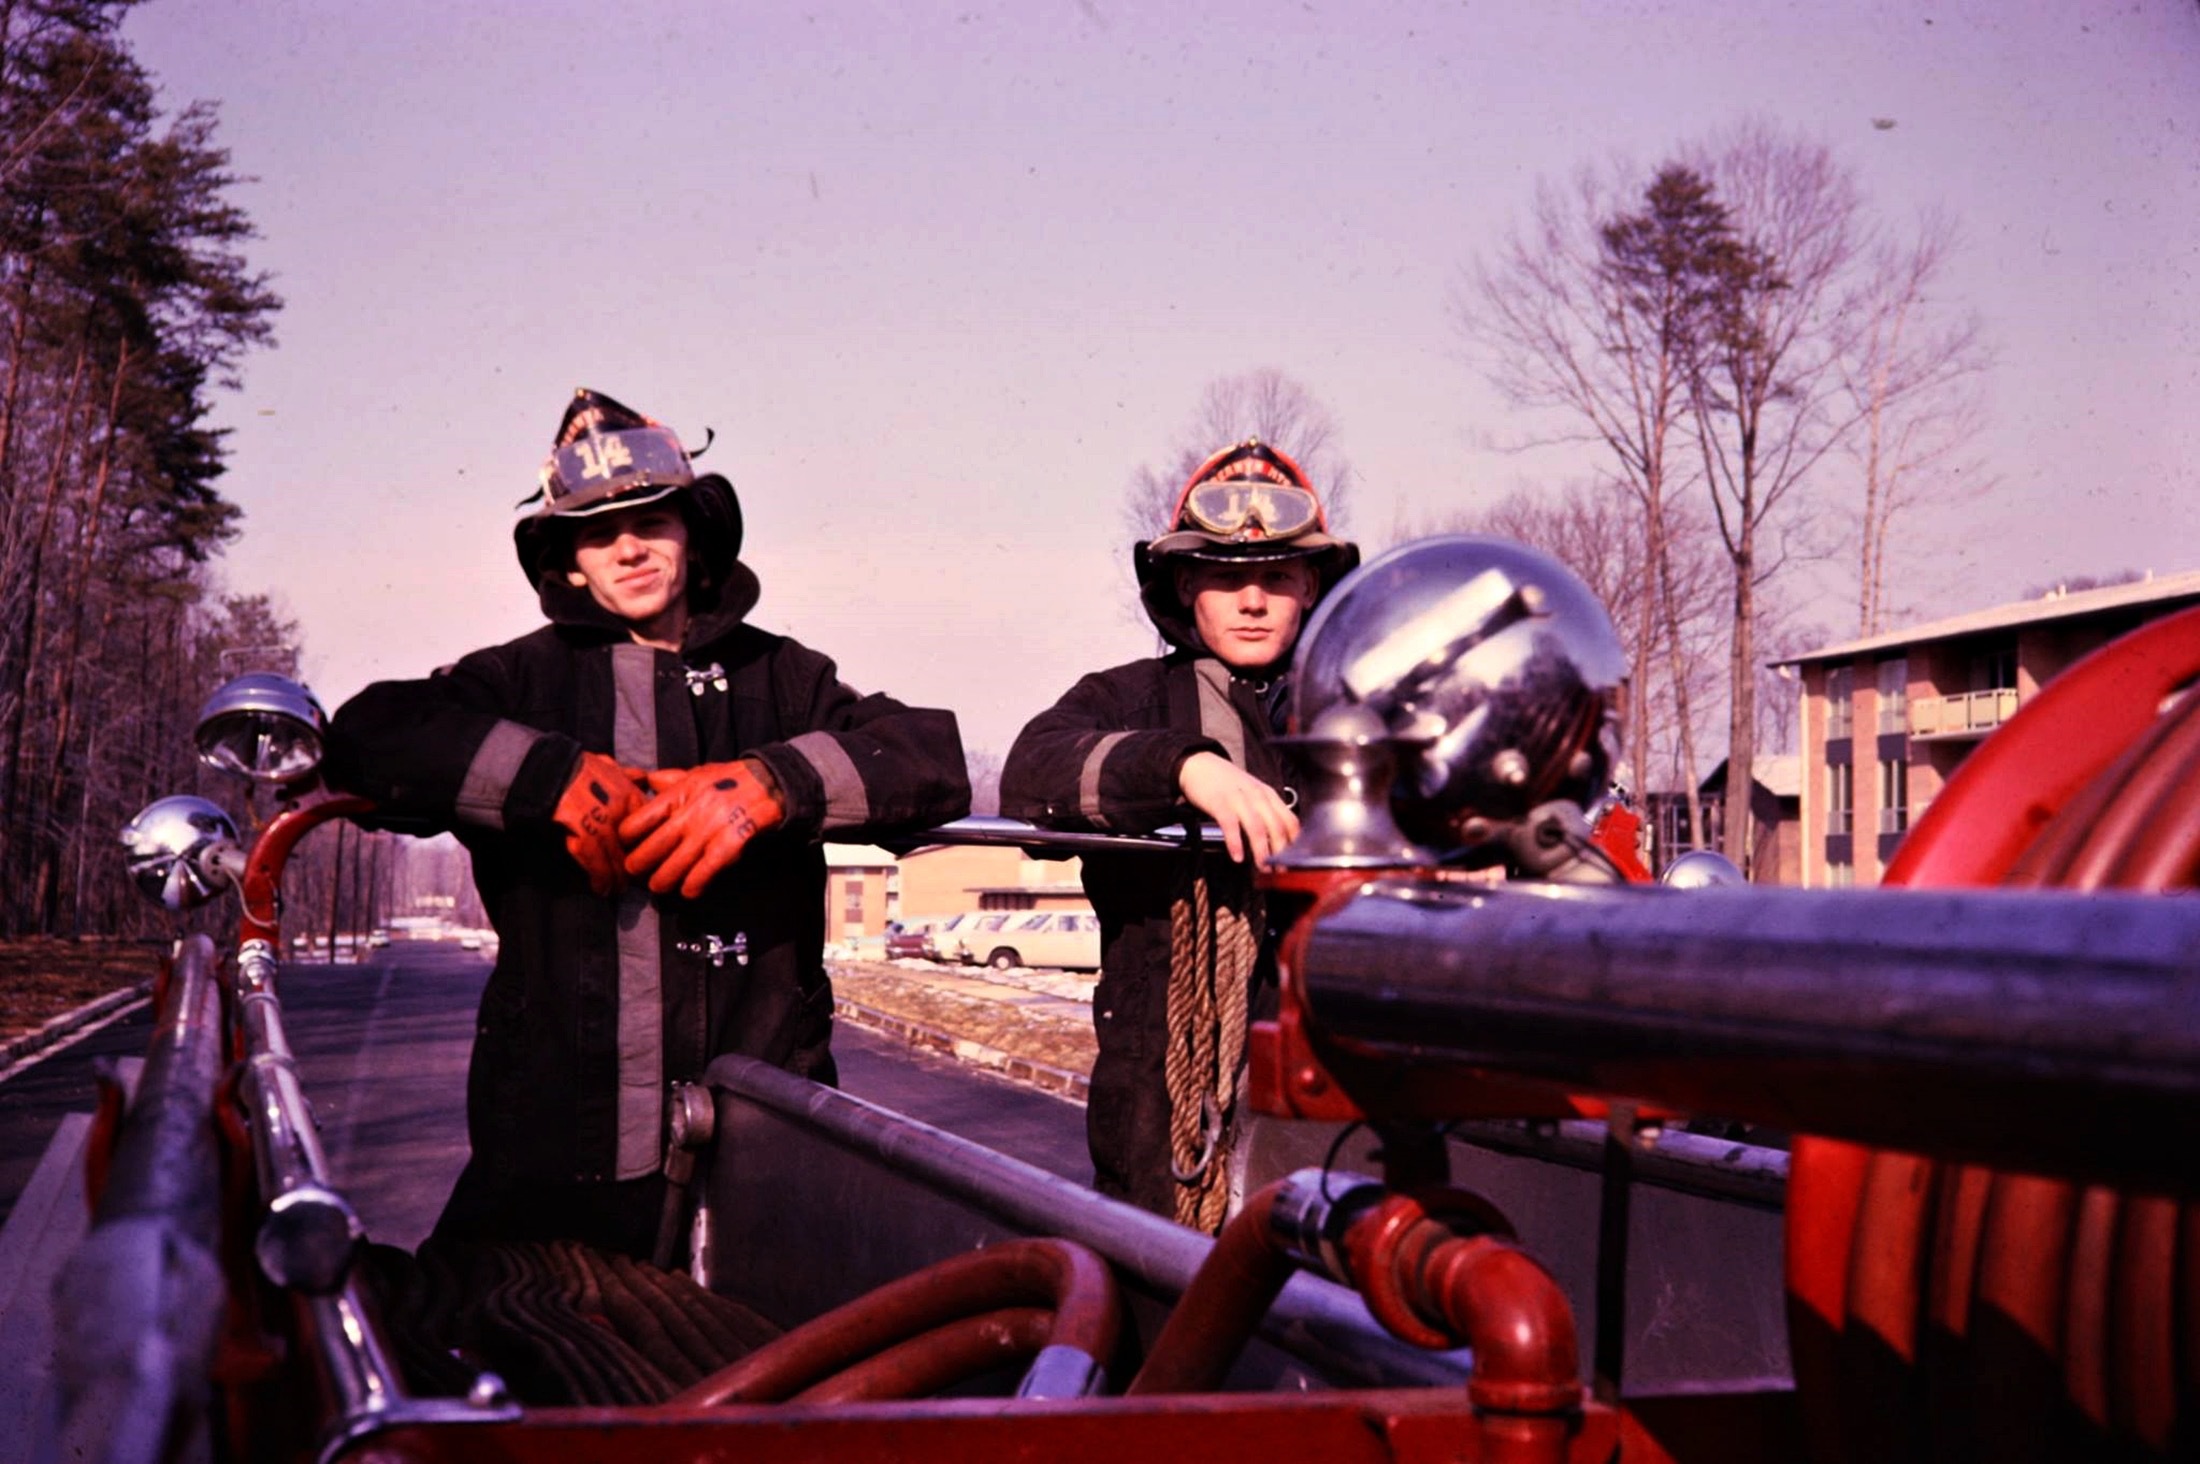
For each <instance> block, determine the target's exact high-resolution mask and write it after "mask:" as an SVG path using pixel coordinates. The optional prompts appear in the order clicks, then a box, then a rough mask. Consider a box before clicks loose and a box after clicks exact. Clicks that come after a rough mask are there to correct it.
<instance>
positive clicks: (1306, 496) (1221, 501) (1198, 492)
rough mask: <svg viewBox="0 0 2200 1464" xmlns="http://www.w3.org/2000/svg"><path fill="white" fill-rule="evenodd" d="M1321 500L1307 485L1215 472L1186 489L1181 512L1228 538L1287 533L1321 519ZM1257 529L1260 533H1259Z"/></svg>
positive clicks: (1275, 536) (1182, 516) (1181, 517)
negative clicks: (1226, 476)
mask: <svg viewBox="0 0 2200 1464" xmlns="http://www.w3.org/2000/svg"><path fill="white" fill-rule="evenodd" d="M1321 511H1322V510H1321V503H1320V502H1319V501H1318V500H1317V499H1316V498H1315V497H1314V495H1313V494H1312V493H1311V492H1309V491H1308V490H1307V489H1304V488H1299V487H1295V486H1293V485H1291V484H1289V483H1274V482H1270V481H1268V480H1266V479H1262V478H1212V479H1209V480H1208V481H1207V482H1204V483H1199V484H1195V485H1193V487H1192V489H1191V490H1190V491H1189V492H1187V493H1186V494H1185V495H1184V507H1183V510H1182V512H1181V513H1180V515H1179V516H1178V523H1179V526H1180V527H1181V526H1182V525H1183V520H1185V519H1189V520H1191V522H1192V523H1194V524H1197V525H1198V526H1199V527H1200V528H1202V529H1205V530H1206V531H1207V532H1208V533H1210V534H1221V535H1223V536H1225V537H1227V538H1265V539H1288V538H1290V537H1291V536H1292V535H1294V534H1300V533H1304V532H1305V531H1306V530H1307V529H1310V528H1312V527H1314V526H1315V525H1316V524H1317V523H1319V522H1320V521H1321ZM1256 530H1257V533H1256Z"/></svg>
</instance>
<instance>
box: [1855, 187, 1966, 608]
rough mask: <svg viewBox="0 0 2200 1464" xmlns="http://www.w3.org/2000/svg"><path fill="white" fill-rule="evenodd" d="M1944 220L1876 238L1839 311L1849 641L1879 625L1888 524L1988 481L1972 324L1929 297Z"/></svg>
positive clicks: (1950, 233) (1941, 254) (1950, 232)
mask: <svg viewBox="0 0 2200 1464" xmlns="http://www.w3.org/2000/svg"><path fill="white" fill-rule="evenodd" d="M1955 245H1956V229H1955V225H1954V224H1953V223H1952V222H1951V221H1950V220H1949V219H1948V218H1947V216H1946V215H1943V214H1936V213H1929V214H1927V215H1925V216H1924V217H1923V218H1922V219H1920V220H1919V223H1918V228H1917V233H1916V235H1915V237H1914V238H1911V239H1907V240H1901V239H1896V238H1893V237H1886V238H1882V239H1881V240H1879V241H1878V243H1877V244H1875V245H1874V247H1873V248H1872V250H1871V255H1870V260H1869V263H1868V265H1867V268H1866V270H1865V274H1864V279H1863V281H1862V283H1861V284H1860V286H1859V288H1858V290H1857V292H1856V295H1855V297H1854V299H1853V300H1852V302H1851V304H1850V307H1849V308H1850V311H1851V313H1852V315H1853V316H1854V321H1855V323H1854V327H1853V329H1854V336H1853V344H1852V347H1851V349H1850V352H1849V354H1848V358H1847V359H1846V360H1845V361H1844V362H1843V366H1842V375H1843V389H1844V390H1845V391H1846V393H1847V395H1848V398H1849V403H1850V409H1851V411H1852V413H1853V415H1854V416H1855V418H1856V431H1855V432H1854V434H1853V435H1852V437H1851V439H1850V443H1849V453H1850V455H1851V456H1852V457H1853V458H1854V459H1855V462H1856V467H1857V474H1858V477H1859V478H1860V480H1861V486H1862V490H1863V502H1862V505H1861V508H1860V511H1859V513H1858V518H1857V526H1856V528H1857V549H1858V561H1857V574H1856V582H1857V612H1856V629H1857V633H1858V634H1859V635H1876V634H1877V633H1878V632H1879V631H1881V630H1883V629H1885V628H1886V624H1887V618H1888V615H1889V613H1890V609H1892V608H1894V607H1890V606H1889V604H1888V601H1887V583H1888V556H1889V553H1890V550H1891V547H1892V546H1893V545H1894V544H1896V543H1899V542H1900V541H1899V540H1896V539H1895V538H1894V537H1893V536H1892V534H1891V533H1890V530H1891V528H1892V527H1893V524H1894V522H1895V519H1896V518H1897V517H1907V516H1908V515H1909V514H1910V513H1911V512H1912V510H1914V509H1916V508H1917V507H1919V506H1920V505H1921V504H1924V503H1927V502H1930V503H1932V504H1933V505H1934V506H1936V507H1942V508H1945V507H1947V506H1949V505H1950V504H1953V503H1958V502H1962V501H1965V500H1968V499H1972V498H1975V497H1977V496H1978V495H1980V494H1982V493H1984V492H1986V491H1987V489H1988V488H1989V487H1990V486H1991V482H1990V480H1989V479H1988V477H1987V476H1986V473H1985V470H1984V468H1983V466H1982V465H1981V463H1980V462H1979V460H1978V459H1977V457H1976V456H1975V455H1974V453H1973V451H1972V448H1973V446H1974V444H1975V443H1976V442H1977V440H1978V436H1979V434H1980V432H1981V431H1982V430H1983V429H1984V426H1985V417H1986V411H1985V395H1984V389H1983V388H1984V381H1983V377H1984V375H1985V372H1986V370H1987V368H1988V367H1989V365H1990V364H1991V361H1992V358H1991V355H1990V353H1989V352H1988V351H1987V349H1986V347H1985V345H1984V344H1983V342H1982V339H1981V334H1980V328H1979V322H1978V317H1977V316H1976V315H1975V314H1973V313H1972V312H1969V311H1958V310H1955V309H1953V308H1952V307H1950V306H1949V305H1948V303H1947V302H1946V301H1944V300H1941V299H1940V298H1938V297H1937V295H1936V293H1935V290H1936V287H1937V286H1938V284H1939V282H1940V277H1941V274H1942V271H1943V270H1944V269H1945V267H1946V265H1947V263H1948V259H1949V256H1950V255H1951V254H1952V252H1953V251H1954V249H1955Z"/></svg>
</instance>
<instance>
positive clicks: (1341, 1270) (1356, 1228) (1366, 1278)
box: [1126, 1169, 1582, 1464]
mask: <svg viewBox="0 0 2200 1464" xmlns="http://www.w3.org/2000/svg"><path fill="white" fill-rule="evenodd" d="M1301 1267H1304V1268H1306V1269H1309V1270H1312V1271H1314V1272H1315V1273H1317V1274H1320V1275H1325V1276H1327V1277H1329V1278H1330V1279H1332V1280H1335V1281H1339V1282H1342V1283H1343V1284H1346V1285H1349V1286H1353V1287H1355V1288H1356V1289H1358V1290H1359V1292H1360V1294H1361V1295H1362V1297H1363V1298H1364V1299H1365V1300H1366V1302H1367V1305H1368V1310H1369V1311H1370V1312H1372V1313H1373V1314H1374V1315H1375V1317H1376V1319H1377V1320H1378V1321H1380V1322H1382V1323H1383V1325H1384V1326H1385V1327H1387V1328H1389V1329H1390V1330H1391V1331H1392V1332H1393V1333H1395V1334H1396V1335H1398V1336H1400V1337H1403V1338H1404V1339H1405V1340H1407V1341H1408V1342H1412V1343H1414V1344H1416V1345H1418V1346H1422V1347H1429V1348H1440V1347H1455V1346H1459V1345H1462V1344H1464V1345H1466V1346H1469V1347H1471V1348H1473V1349H1474V1373H1473V1376H1472V1377H1471V1378H1470V1379H1469V1380H1468V1383H1467V1397H1468V1400H1469V1401H1470V1402H1471V1403H1472V1404H1473V1405H1474V1408H1475V1412H1476V1414H1477V1416H1478V1418H1479V1420H1480V1422H1481V1424H1482V1428H1483V1453H1482V1454H1481V1455H1480V1456H1479V1457H1481V1458H1482V1459H1484V1460H1487V1461H1492V1464H1501V1461H1519V1464H1526V1461H1530V1460H1540V1461H1556V1460H1559V1459H1563V1458H1564V1457H1565V1450H1566V1441H1567V1439H1568V1438H1569V1437H1570V1436H1571V1434H1572V1432H1573V1429H1574V1426H1575V1424H1576V1422H1577V1421H1578V1418H1579V1412H1580V1408H1581V1400H1582V1389H1581V1375H1580V1369H1579V1366H1578V1363H1577V1361H1576V1352H1575V1341H1574V1321H1573V1310H1572V1308H1571V1307H1570V1306H1569V1305H1568V1304H1567V1301H1566V1297H1565V1293H1564V1292H1562V1291H1561V1290H1560V1289H1559V1287H1558V1283H1557V1282H1556V1281H1554V1280H1552V1278H1551V1276H1550V1274H1549V1273H1548V1272H1546V1271H1545V1270H1544V1269H1543V1268H1542V1266H1541V1265H1539V1264H1538V1263H1537V1262H1536V1261H1535V1260H1534V1259H1533V1258H1531V1257H1530V1256H1528V1255H1527V1253H1526V1252H1524V1251H1522V1250H1520V1249H1518V1248H1517V1247H1516V1246H1514V1245H1513V1244H1512V1243H1511V1239H1510V1232H1509V1228H1508V1227H1507V1226H1506V1224H1505V1221H1504V1218H1503V1217H1502V1216H1501V1215H1499V1214H1498V1213H1497V1212H1496V1210H1494V1209H1493V1208H1492V1207H1491V1206H1490V1205H1489V1204H1488V1202H1486V1201H1484V1200H1482V1199H1480V1198H1479V1197H1477V1196H1474V1195H1471V1194H1467V1193H1464V1192H1461V1191H1454V1190H1440V1191H1432V1192H1429V1193H1425V1194H1399V1193H1393V1192H1390V1191H1388V1190H1385V1189H1384V1188H1383V1186H1382V1185H1380V1184H1378V1183H1377V1182H1376V1181H1374V1180H1371V1179H1364V1178H1359V1177H1357V1176H1352V1175H1338V1174H1331V1173H1328V1172H1326V1171H1322V1170H1311V1169H1310V1170H1301V1171H1300V1172H1299V1173H1297V1174H1294V1175H1291V1176H1289V1177H1287V1178H1284V1179H1280V1180H1277V1181H1276V1182H1275V1183H1273V1184H1271V1185H1269V1186H1267V1187H1266V1188H1265V1189H1263V1190H1261V1191H1260V1192H1259V1193H1258V1194H1256V1195H1254V1196H1253V1197H1252V1198H1251V1199H1250V1200H1248V1201H1247V1202H1246V1205H1245V1208H1244V1209H1243V1210H1242V1211H1240V1212H1239V1213H1238V1215H1237V1217H1236V1218H1235V1219H1233V1220H1232V1221H1231V1222H1230V1223H1229V1224H1228V1225H1227V1226H1225V1227H1224V1228H1223V1231H1222V1235H1221V1237H1220V1238H1219V1239H1218V1240H1217V1241H1216V1242H1215V1248H1214V1251H1213V1252H1212V1254H1210V1255H1209V1257H1208V1259H1207V1262H1206V1264H1204V1265H1203V1266H1201V1267H1200V1270H1199V1274H1198V1276H1197V1277H1195V1278H1194V1279H1193V1281H1192V1284H1191V1286H1189V1287H1188V1288H1186V1290H1185V1292H1184V1295H1183V1297H1182V1298H1181V1299H1180V1300H1179V1301H1178V1302H1177V1305H1176V1308H1175V1310H1174V1311H1172V1312H1171V1313H1170V1314H1169V1320H1168V1321H1167V1323H1165V1324H1164V1325H1163V1327H1162V1329H1161V1334H1160V1336H1158V1337H1157V1338H1155V1340H1154V1345H1153V1351H1152V1352H1151V1353H1150V1354H1149V1355H1148V1357H1147V1359H1146V1365H1145V1366H1144V1367H1143V1368H1141V1369H1140V1370H1139V1372H1138V1375H1137V1377H1135V1378H1133V1379H1132V1380H1131V1385H1130V1387H1129V1388H1128V1389H1127V1390H1126V1391H1127V1392H1128V1393H1130V1394H1132V1395H1150V1394H1159V1393H1179V1392H1201V1391H1208V1390H1211V1389H1214V1388H1217V1387H1219V1386H1220V1385H1221V1383H1222V1381H1223V1378H1224V1376H1225V1375H1226V1374H1227V1373H1228V1372H1229V1369H1230V1366H1231V1364H1232V1363H1234V1362H1235V1361H1236V1359H1237V1356H1238V1354H1239V1352H1241V1351H1242V1350H1243V1348H1244V1346H1245V1344H1246V1342H1247V1341H1248V1340H1250V1338H1251V1337H1252V1334H1253V1330H1254V1328H1255V1327H1256V1326H1257V1325H1258V1324H1259V1322H1260V1319H1261V1317H1262V1315H1263V1314H1264V1313H1265V1312H1266V1311H1267V1309H1268V1307H1269V1304H1270V1303H1272V1302H1273V1301H1274V1300H1275V1297H1276V1294H1277V1293H1278V1292H1280V1291H1281V1290H1282V1289H1283V1285H1284V1283H1285V1282H1286V1281H1288V1280H1289V1279H1290V1278H1291V1274H1292V1272H1293V1271H1294V1270H1296V1269H1298V1268H1301Z"/></svg>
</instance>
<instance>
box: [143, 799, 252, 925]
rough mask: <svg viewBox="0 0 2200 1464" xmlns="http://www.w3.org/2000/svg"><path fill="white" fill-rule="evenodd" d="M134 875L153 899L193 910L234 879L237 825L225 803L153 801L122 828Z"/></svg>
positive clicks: (192, 800)
mask: <svg viewBox="0 0 2200 1464" xmlns="http://www.w3.org/2000/svg"><path fill="white" fill-rule="evenodd" d="M122 847H123V851H124V855H123V857H124V859H125V861H126V862H127V864H128V867H129V871H130V879H131V881H132V882H133V883H135V884H136V885H137V887H138V888H139V889H140V890H142V891H143V892H144V893H145V895H146V896H147V898H149V899H152V900H154V901H157V902H158V903H159V904H161V905H163V906H165V907H166V908H168V909H170V910H179V911H180V910H189V909H193V908H195V907H196V906H199V905H203V904H205V903H206V902H207V901H208V900H211V899H212V898H214V896H215V895H216V894H218V893H219V892H220V891H222V890H223V889H225V888H227V887H228V885H229V884H230V882H231V875H230V871H229V869H228V868H227V867H226V866H227V864H228V862H229V859H230V857H231V856H233V855H235V854H236V852H237V850H238V844H237V825H236V823H235V821H233V820H232V819H231V818H230V817H229V815H228V814H227V813H224V812H223V811H222V808H221V805H219V804H216V803H209V802H207V801H206V800H205V799H204V798H193V797H190V796H189V795H178V796H176V797H173V798H161V799H157V800H155V801H154V802H152V803H148V804H146V805H145V807H144V808H143V809H142V810H140V811H139V813H138V816H137V817H136V818H133V819H131V820H130V822H129V823H128V824H127V825H125V826H124V828H123V830H122Z"/></svg>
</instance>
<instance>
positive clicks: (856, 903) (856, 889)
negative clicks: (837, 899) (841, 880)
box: [840, 874, 863, 925]
mask: <svg viewBox="0 0 2200 1464" xmlns="http://www.w3.org/2000/svg"><path fill="white" fill-rule="evenodd" d="M843 889H844V890H845V891H846V894H845V895H844V896H843V898H844V899H845V900H846V902H847V903H846V905H845V906H844V908H843V909H842V912H841V917H840V918H841V919H843V920H845V921H847V922H848V923H849V924H850V925H861V924H862V923H863V876H862V875H860V874H851V875H849V876H848V879H847V882H846V884H845V885H844V886H843Z"/></svg>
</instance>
